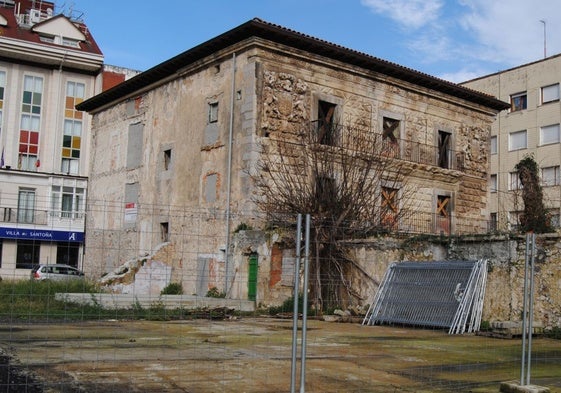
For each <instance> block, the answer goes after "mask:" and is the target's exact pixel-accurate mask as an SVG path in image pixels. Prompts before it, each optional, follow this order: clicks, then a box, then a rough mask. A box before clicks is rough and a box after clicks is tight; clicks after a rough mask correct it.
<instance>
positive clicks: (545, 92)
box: [542, 83, 559, 104]
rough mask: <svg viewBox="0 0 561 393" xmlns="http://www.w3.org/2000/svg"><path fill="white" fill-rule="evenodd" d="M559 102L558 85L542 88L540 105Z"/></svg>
mask: <svg viewBox="0 0 561 393" xmlns="http://www.w3.org/2000/svg"><path fill="white" fill-rule="evenodd" d="M553 101H559V83H556V84H554V85H550V86H544V87H542V104H547V103H548V102H553Z"/></svg>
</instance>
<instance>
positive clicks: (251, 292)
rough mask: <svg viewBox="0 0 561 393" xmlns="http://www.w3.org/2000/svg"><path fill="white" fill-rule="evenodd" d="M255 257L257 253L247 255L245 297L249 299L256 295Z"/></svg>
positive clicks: (253, 298)
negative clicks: (247, 266)
mask: <svg viewBox="0 0 561 393" xmlns="http://www.w3.org/2000/svg"><path fill="white" fill-rule="evenodd" d="M257 259H258V258H257V254H251V255H250V256H249V268H248V278H247V298H248V299H249V300H255V296H256V295H257V266H258V265H257Z"/></svg>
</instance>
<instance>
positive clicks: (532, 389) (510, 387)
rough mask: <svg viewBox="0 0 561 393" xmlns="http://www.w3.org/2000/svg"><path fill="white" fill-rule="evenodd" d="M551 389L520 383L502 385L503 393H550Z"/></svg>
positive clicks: (509, 382)
mask: <svg viewBox="0 0 561 393" xmlns="http://www.w3.org/2000/svg"><path fill="white" fill-rule="evenodd" d="M549 392H550V390H549V388H546V387H543V386H536V385H531V384H530V385H520V384H519V383H518V382H514V381H507V382H503V383H501V393H549Z"/></svg>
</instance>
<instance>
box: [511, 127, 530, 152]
mask: <svg viewBox="0 0 561 393" xmlns="http://www.w3.org/2000/svg"><path fill="white" fill-rule="evenodd" d="M515 138H516V139H515ZM518 138H520V139H521V140H520V141H518ZM522 138H524V143H522ZM515 142H516V143H515ZM527 148H528V132H527V130H522V131H515V132H511V133H509V134H508V151H515V150H523V149H527Z"/></svg>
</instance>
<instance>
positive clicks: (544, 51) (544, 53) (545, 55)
mask: <svg viewBox="0 0 561 393" xmlns="http://www.w3.org/2000/svg"><path fill="white" fill-rule="evenodd" d="M540 22H542V23H543V58H544V59H545V58H546V57H547V47H546V35H545V20H543V19H541V20H540Z"/></svg>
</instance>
